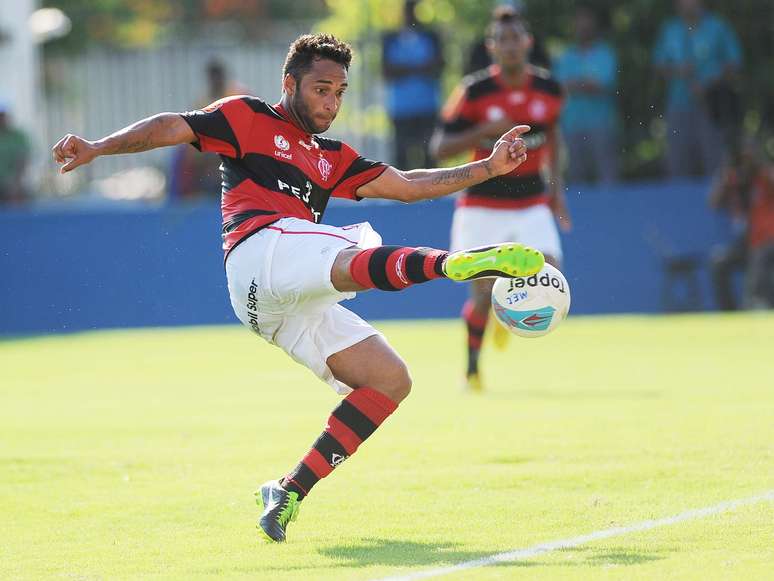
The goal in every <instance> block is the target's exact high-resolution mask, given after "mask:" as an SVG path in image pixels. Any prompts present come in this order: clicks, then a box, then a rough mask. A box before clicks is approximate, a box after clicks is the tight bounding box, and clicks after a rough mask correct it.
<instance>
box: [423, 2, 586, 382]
mask: <svg viewBox="0 0 774 581" xmlns="http://www.w3.org/2000/svg"><path fill="white" fill-rule="evenodd" d="M487 36H488V41H487V43H488V44H487V46H488V48H489V51H490V53H491V55H492V59H493V61H494V62H495V64H494V65H492V66H490V67H489V68H486V69H483V70H481V71H477V72H476V73H473V74H472V75H469V76H467V77H465V78H464V79H463V80H462V83H461V84H460V85H459V86H458V87H457V88H456V89H455V91H454V92H453V93H452V95H451V96H450V97H449V100H448V102H447V104H446V106H445V107H444V109H443V111H442V123H441V125H440V127H439V128H438V130H437V131H436V133H435V135H434V136H433V140H432V141H431V151H432V152H433V154H434V155H435V156H436V157H438V158H439V159H443V158H448V157H452V156H456V155H459V154H462V153H467V152H470V151H473V153H474V158H475V159H482V158H483V157H485V155H486V151H487V150H488V149H489V148H491V145H492V143H494V140H495V139H496V138H497V135H498V132H500V131H501V130H502V129H503V128H504V127H508V126H512V125H513V124H514V123H515V122H517V121H518V123H524V124H526V125H529V126H530V127H531V130H530V132H529V133H528V134H526V135H525V136H524V140H525V142H526V144H527V150H528V152H529V154H528V157H527V161H526V162H525V163H524V164H522V165H521V166H519V168H518V171H514V172H512V173H509V174H508V175H504V176H499V177H497V178H492V179H489V180H487V181H485V182H483V183H481V184H478V185H476V186H473V187H471V188H469V189H468V190H466V191H464V192H463V193H462V195H461V196H460V197H459V198H458V200H457V207H456V209H455V211H454V218H453V222H452V232H451V245H452V248H467V247H478V246H486V245H491V244H497V243H499V242H502V241H505V240H518V241H519V242H523V243H525V244H530V245H531V246H532V247H534V248H537V249H538V250H540V251H541V252H542V253H543V254H544V255H545V259H546V262H548V263H550V264H552V265H553V266H555V267H557V268H560V267H561V260H562V247H561V241H560V238H559V232H558V230H557V226H556V221H558V222H559V224H560V226H561V227H562V229H563V230H565V231H568V230H569V229H570V226H571V222H570V216H569V213H568V211H567V207H566V204H565V196H564V184H563V183H562V177H561V171H560V168H559V163H560V159H559V157H560V156H559V150H560V142H561V136H560V131H559V126H558V120H559V115H560V112H561V108H562V103H563V94H562V89H561V87H560V85H559V83H558V82H557V81H556V80H555V79H554V78H552V77H551V75H550V74H549V73H548V71H546V70H545V69H541V68H538V67H534V66H532V65H531V64H529V60H528V59H529V54H530V49H531V48H532V40H533V39H532V35H531V34H530V32H529V27H528V24H527V22H526V21H525V20H524V19H522V18H521V16H520V15H519V14H518V12H516V11H515V10H513V9H505V8H503V7H502V6H500V7H498V8H496V9H495V10H494V11H493V13H492V20H491V22H490V24H489V28H488V34H487ZM493 283H494V280H493V279H487V280H477V281H474V282H473V283H472V284H471V292H470V299H469V300H468V301H467V302H466V303H465V305H464V307H463V310H462V317H463V319H464V320H465V323H466V326H467V329H468V365H467V371H466V376H465V385H466V387H467V388H468V389H470V390H471V391H481V389H483V387H482V380H481V376H480V373H479V354H480V351H481V345H482V342H483V338H484V333H485V329H486V326H487V322H488V319H489V311H490V309H491V295H492V285H493ZM502 331H504V329H502V327H500V326H499V325H495V334H494V344H495V346H497V347H503V346H504V344H505V342H506V341H507V338H508V333H507V332H502Z"/></svg>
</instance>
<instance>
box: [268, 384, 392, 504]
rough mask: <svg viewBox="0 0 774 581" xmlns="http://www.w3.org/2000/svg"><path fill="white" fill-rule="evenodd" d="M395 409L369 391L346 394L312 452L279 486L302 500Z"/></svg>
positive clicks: (358, 390) (367, 388)
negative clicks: (294, 493)
mask: <svg viewBox="0 0 774 581" xmlns="http://www.w3.org/2000/svg"><path fill="white" fill-rule="evenodd" d="M397 407H398V404H396V403H395V402H394V401H392V400H391V399H390V398H389V397H387V396H386V395H384V394H383V393H381V392H379V391H376V390H375V389H371V388H370V387H361V388H359V389H356V390H355V391H353V392H352V393H350V394H349V395H348V396H347V397H345V398H344V399H343V400H342V401H341V403H340V404H339V405H338V406H336V408H335V409H334V410H333V413H331V415H330V417H329V418H328V424H327V425H326V426H325V431H324V432H323V433H322V434H321V435H320V437H319V438H317V440H316V441H315V443H314V445H313V446H312V449H311V450H309V452H307V454H306V456H304V457H303V458H302V459H301V462H299V464H298V466H296V467H295V468H294V469H293V470H292V471H291V472H290V473H289V474H288V475H287V476H285V478H283V479H282V486H283V487H284V488H285V490H290V491H293V492H296V493H297V494H298V498H299V499H302V498H303V497H304V496H306V495H307V494H309V491H310V490H311V489H312V487H313V486H314V485H315V484H317V482H318V481H319V480H320V479H321V478H325V477H326V476H328V474H330V473H331V472H332V471H333V469H334V468H336V466H338V465H339V464H341V463H342V462H343V461H344V460H346V459H347V458H349V457H350V456H351V455H352V454H354V453H355V451H356V450H357V448H358V446H360V444H361V443H362V442H363V440H365V439H366V438H368V437H369V436H370V435H371V434H373V433H374V431H376V428H378V427H379V426H380V425H381V423H382V422H383V421H384V420H386V419H387V417H388V416H389V415H390V414H391V413H392V412H394V411H395V410H396V409H397Z"/></svg>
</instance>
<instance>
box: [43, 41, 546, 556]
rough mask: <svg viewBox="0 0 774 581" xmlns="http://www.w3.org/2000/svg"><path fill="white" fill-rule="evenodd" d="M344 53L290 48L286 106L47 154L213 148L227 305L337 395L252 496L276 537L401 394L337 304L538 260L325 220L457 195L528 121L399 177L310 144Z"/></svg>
mask: <svg viewBox="0 0 774 581" xmlns="http://www.w3.org/2000/svg"><path fill="white" fill-rule="evenodd" d="M351 58H352V53H351V49H350V47H349V45H347V44H345V43H343V42H341V41H339V40H338V39H336V38H335V37H333V36H331V35H326V34H317V35H304V36H301V37H299V38H298V39H296V40H295V41H294V42H293V44H291V46H290V50H289V51H288V55H287V58H286V61H285V66H284V70H283V79H282V89H283V91H282V99H281V101H280V103H278V104H276V105H274V106H270V105H269V104H268V103H265V102H264V101H262V100H261V99H258V98H255V97H249V96H238V97H230V98H226V99H221V100H219V101H216V102H215V103H212V104H211V105H209V106H207V107H205V108H204V109H202V110H199V111H191V112H188V113H184V114H175V113H161V114H159V115H155V116H153V117H149V118H146V119H143V120H141V121H138V122H137V123H134V124H133V125H131V126H128V127H125V128H124V129H121V130H120V131H117V132H115V133H113V134H111V135H109V136H107V137H105V138H103V139H100V140H99V141H88V140H85V139H83V138H81V137H78V136H76V135H71V134H68V135H66V136H65V137H63V138H62V139H61V140H60V141H59V142H58V143H57V144H56V145H55V146H54V148H53V156H54V159H55V160H56V162H57V163H60V164H62V168H61V171H62V172H63V173H65V172H68V171H71V170H73V169H75V168H77V167H79V166H81V165H83V164H86V163H89V162H91V161H92V160H93V159H95V158H96V157H97V156H100V155H113V154H121V153H137V152H141V151H148V150H151V149H154V148H157V147H164V146H170V145H175V144H183V143H190V144H192V145H194V146H195V147H196V148H197V149H200V150H203V151H211V152H214V153H218V154H219V155H220V158H221V161H222V165H221V167H222V170H221V172H222V178H223V197H222V203H221V207H222V212H223V249H224V251H225V252H226V258H225V267H226V276H227V279H228V289H229V295H230V297H231V304H232V307H233V309H234V312H235V313H236V315H237V317H238V318H239V320H240V321H241V322H242V323H243V324H244V325H245V326H246V327H248V328H250V329H251V330H252V331H253V332H254V333H255V334H256V335H258V336H260V337H261V338H263V339H265V340H266V341H267V342H269V343H271V344H273V345H276V346H278V347H280V348H282V349H283V350H284V351H285V352H286V353H287V354H288V355H290V356H291V357H292V358H293V359H294V360H295V361H297V362H299V363H300V364H302V365H305V366H306V367H307V368H309V369H310V370H311V371H312V372H314V373H315V374H316V375H317V376H318V377H319V378H320V379H321V380H322V381H324V382H326V383H328V384H329V385H330V386H331V387H333V388H334V389H335V390H336V391H337V392H338V393H339V394H341V395H344V396H346V397H345V398H344V400H343V401H342V402H341V403H340V404H339V405H338V406H337V407H336V408H335V409H334V410H333V413H332V414H331V416H330V417H329V418H328V422H327V424H326V427H325V430H324V431H323V432H322V434H321V435H320V437H319V438H318V439H317V440H316V441H315V442H314V444H313V445H312V447H311V449H310V450H309V452H308V453H307V454H306V455H304V457H303V458H302V459H301V461H300V462H299V463H298V464H297V465H296V467H295V468H293V469H292V470H291V471H290V472H289V473H288V474H286V475H285V476H284V477H283V478H282V479H280V480H271V481H269V482H266V483H265V484H264V485H263V486H261V488H260V490H259V491H258V492H257V493H256V497H257V501H258V504H259V506H260V507H261V509H262V510H263V514H262V515H261V517H260V519H259V527H260V530H261V531H262V532H263V534H264V535H265V536H266V537H267V538H268V539H270V540H272V541H277V542H282V541H284V540H285V531H286V527H287V525H288V522H289V521H290V520H293V519H295V517H296V515H297V514H298V509H299V503H300V501H301V500H302V499H303V498H304V497H305V496H306V495H307V494H308V493H309V492H310V491H311V489H312V487H313V486H315V485H316V483H317V482H318V481H319V480H321V479H322V478H324V477H326V476H328V475H329V474H330V473H331V472H332V471H333V469H334V468H336V467H337V466H338V465H339V464H341V463H342V462H343V461H344V460H346V459H347V458H348V457H349V456H351V455H352V454H354V453H355V451H356V450H357V449H358V447H359V446H360V444H361V443H362V442H363V441H364V440H365V439H366V438H368V437H369V436H370V435H371V434H372V433H373V432H374V431H375V430H376V429H377V428H378V427H379V425H380V424H381V423H382V422H383V421H384V420H386V419H387V417H388V416H390V414H392V413H393V412H394V411H395V410H396V409H397V407H398V404H399V403H400V402H401V401H402V400H403V399H404V398H405V397H407V396H408V394H409V391H410V390H411V377H410V376H409V373H408V369H407V367H406V364H405V363H404V361H403V359H402V358H401V357H400V356H399V355H398V353H397V352H396V351H395V350H394V349H393V348H392V347H391V346H390V345H389V343H387V341H386V339H385V338H384V337H383V336H382V335H381V334H380V333H379V332H378V331H376V329H374V328H373V327H371V326H370V325H369V324H368V323H366V322H365V321H363V320H362V319H361V318H360V317H358V316H357V315H355V314H354V313H352V312H351V311H349V310H347V309H345V308H344V307H342V306H341V305H339V304H338V303H339V302H341V301H343V300H345V299H351V298H354V296H355V293H356V292H358V291H363V290H367V289H372V288H378V289H380V290H385V291H399V290H403V289H405V288H408V287H409V286H411V285H413V284H418V283H424V282H428V281H430V280H434V279H439V278H449V279H452V280H457V281H462V280H471V279H473V278H477V277H480V276H486V277H493V276H527V275H530V274H534V273H536V272H538V271H539V270H540V269H541V268H542V266H543V262H544V261H543V256H542V255H541V254H540V252H538V251H536V250H534V249H531V248H528V247H524V246H522V245H520V244H515V243H510V244H504V245H502V246H498V247H496V248H492V249H487V250H481V251H475V250H473V251H464V252H457V253H451V254H450V253H448V252H445V251H441V250H435V249H432V248H412V247H401V246H383V245H381V237H380V236H379V235H378V234H377V233H376V232H374V231H373V230H372V229H371V228H370V225H369V224H368V223H367V222H366V223H360V224H354V225H351V226H346V227H343V228H335V227H332V226H327V225H324V224H321V223H320V221H321V219H322V214H323V212H324V211H325V208H326V206H327V204H328V201H329V199H330V198H331V197H339V198H345V199H350V200H360V199H362V198H384V199H392V200H398V201H402V202H414V201H420V200H426V199H432V198H438V197H441V196H445V195H448V194H452V193H454V192H455V191H456V190H458V189H459V188H460V187H469V186H473V185H475V184H479V183H481V182H483V181H485V180H486V179H489V178H490V177H492V176H500V175H504V174H507V173H509V172H511V171H513V170H514V169H515V168H516V167H518V166H519V165H520V164H522V163H524V162H525V160H526V158H527V156H526V144H525V143H524V141H523V140H522V139H521V138H520V135H521V134H523V133H524V132H525V131H527V130H528V129H529V127H526V126H523V125H522V126H517V127H513V126H511V127H509V128H508V130H507V131H505V132H503V134H501V136H500V138H499V139H496V140H495V143H494V148H493V150H491V151H490V155H488V156H485V157H482V158H481V159H480V160H477V161H474V162H471V163H468V164H464V165H461V166H458V167H455V168H450V169H424V170H415V171H401V170H397V169H395V168H393V167H390V166H387V165H385V164H383V163H381V162H376V161H371V160H368V159H365V158H363V157H362V156H360V155H359V154H358V153H357V152H356V151H355V150H354V149H352V148H351V147H350V146H348V145H347V144H345V143H343V142H341V141H336V140H333V139H327V138H322V137H318V136H317V134H319V133H323V132H325V131H327V130H328V128H329V127H330V126H331V124H332V123H333V121H334V119H335V118H336V116H337V114H338V112H339V108H340V106H341V103H342V99H343V97H344V92H345V91H346V89H347V87H348V74H347V71H348V69H349V64H350V60H351Z"/></svg>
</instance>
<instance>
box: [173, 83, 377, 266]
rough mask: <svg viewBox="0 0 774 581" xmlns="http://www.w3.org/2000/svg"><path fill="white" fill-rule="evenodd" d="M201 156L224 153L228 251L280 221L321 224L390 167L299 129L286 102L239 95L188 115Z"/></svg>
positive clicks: (185, 115) (223, 207)
mask: <svg viewBox="0 0 774 581" xmlns="http://www.w3.org/2000/svg"><path fill="white" fill-rule="evenodd" d="M181 116H182V117H183V119H185V121H186V122H187V123H188V125H190V126H191V129H192V130H193V132H194V133H195V134H196V141H194V142H193V143H192V145H193V146H194V147H196V148H197V149H199V150H200V151H211V152H214V153H218V154H220V157H221V160H222V164H221V166H220V170H221V176H222V180H223V195H222V199H221V210H222V213H223V250H224V251H225V252H226V253H227V254H228V252H229V251H230V250H231V249H232V248H234V246H236V245H237V244H239V242H240V241H241V240H244V239H245V238H246V237H247V236H249V235H250V234H252V233H253V232H256V231H257V230H259V229H260V228H262V227H264V226H267V225H268V224H271V223H272V222H276V221H277V220H279V219H280V218H287V217H294V218H301V219H304V220H309V221H311V222H316V223H317V222H320V219H321V218H322V215H323V212H324V211H325V207H326V205H327V204H328V199H329V198H330V197H331V196H333V197H335V198H349V199H352V200H359V199H360V198H358V196H357V195H356V193H355V192H356V191H357V189H358V188H359V187H360V186H362V185H363V184H366V183H368V182H370V181H371V180H373V179H374V178H376V177H377V176H379V175H380V174H381V173H382V172H383V171H384V170H385V169H386V168H387V166H386V165H385V164H383V163H381V162H376V161H371V160H368V159H365V158H363V157H362V156H361V155H359V154H358V153H357V151H355V150H354V149H352V148H351V147H350V146H348V145H347V144H346V143H342V142H341V141H336V140H334V139H327V138H323V137H319V136H316V135H311V134H309V133H306V132H305V131H303V130H302V129H299V128H298V126H296V125H295V124H294V123H293V122H292V121H290V118H289V116H288V114H287V112H286V111H285V110H284V109H283V108H282V106H281V105H275V106H273V107H272V106H270V105H268V104H267V103H265V102H264V101H262V100H261V99H258V98H256V97H249V96H245V95H239V96H236V97H227V98H225V99H220V100H219V101H215V102H214V103H213V104H212V105H209V106H207V107H205V108H204V109H201V110H197V111H190V112H187V113H181Z"/></svg>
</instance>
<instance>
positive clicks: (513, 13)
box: [486, 4, 529, 38]
mask: <svg viewBox="0 0 774 581" xmlns="http://www.w3.org/2000/svg"><path fill="white" fill-rule="evenodd" d="M498 24H517V25H519V26H520V27H521V28H522V29H523V30H524V32H526V33H529V24H527V21H526V19H525V18H524V16H523V15H522V13H521V12H519V11H518V10H516V8H514V7H513V6H511V5H509V4H500V5H499V6H495V7H494V9H493V10H492V16H491V18H490V19H489V26H488V27H487V30H486V35H487V37H489V38H493V37H494V29H495V26H497V25H498Z"/></svg>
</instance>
